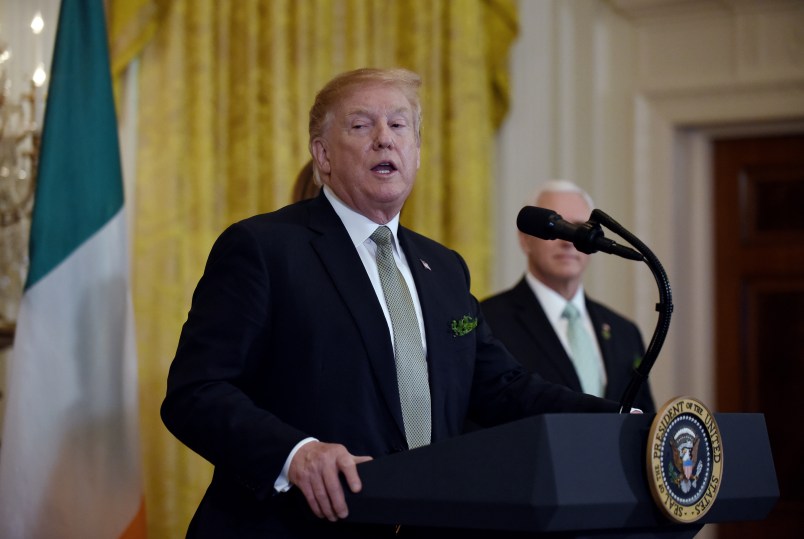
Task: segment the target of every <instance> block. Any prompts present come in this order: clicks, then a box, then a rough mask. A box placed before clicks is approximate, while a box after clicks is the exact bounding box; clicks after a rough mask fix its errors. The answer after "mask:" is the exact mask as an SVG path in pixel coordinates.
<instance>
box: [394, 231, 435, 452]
mask: <svg viewBox="0 0 804 539" xmlns="http://www.w3.org/2000/svg"><path fill="white" fill-rule="evenodd" d="M397 236H398V238H399V244H400V247H401V248H402V249H403V251H404V252H405V258H406V259H407V262H408V266H409V267H410V272H411V274H412V275H413V281H414V282H415V283H416V292H417V295H418V298H419V304H420V305H421V308H422V317H423V318H424V320H423V324H424V334H425V336H426V339H427V370H428V379H429V381H430V406H431V409H432V410H433V411H434V412H435V411H437V410H442V409H443V408H444V402H445V395H444V387H445V386H444V384H443V383H441V382H440V381H439V375H438V373H439V371H440V369H438V368H435V366H434V363H433V362H434V361H438V360H439V359H443V358H444V356H445V354H444V353H442V351H443V350H444V347H443V345H442V344H441V338H440V337H441V335H440V333H439V331H438V330H437V328H436V323H435V321H436V320H440V319H441V317H439V316H438V315H437V314H436V313H437V312H438V311H439V310H440V309H442V308H443V307H440V306H438V305H437V303H436V301H435V298H436V297H438V294H437V290H436V287H437V282H438V274H437V273H436V274H434V273H433V267H432V266H431V265H430V261H428V260H427V259H426V257H425V256H424V255H423V254H422V252H421V250H420V248H419V246H418V245H417V244H416V242H415V241H414V239H413V236H412V235H411V234H409V233H408V231H407V230H406V229H405V228H404V227H402V226H400V227H399V230H398V232H397ZM437 269H438V268H437V267H436V270H437ZM434 415H435V414H434ZM444 424H445V423H444V421H439V420H436V419H434V420H433V421H432V429H433V430H432V440H433V441H436V440H439V439H441V438H442V437H443V436H444V432H442V430H443V428H444Z"/></svg>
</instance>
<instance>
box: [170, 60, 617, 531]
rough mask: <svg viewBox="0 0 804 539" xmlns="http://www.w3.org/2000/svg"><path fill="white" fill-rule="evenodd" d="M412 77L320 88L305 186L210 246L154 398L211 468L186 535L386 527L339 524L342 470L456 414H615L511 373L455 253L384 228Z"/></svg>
mask: <svg viewBox="0 0 804 539" xmlns="http://www.w3.org/2000/svg"><path fill="white" fill-rule="evenodd" d="M419 85H420V79H419V77H418V75H416V74H414V73H412V72H409V71H406V70H402V69H391V70H378V69H362V70H356V71H352V72H348V73H344V74H342V75H340V76H338V77H336V78H334V79H333V80H332V81H330V82H329V83H328V84H327V85H326V86H325V87H324V88H323V89H322V90H321V91H320V92H319V93H318V95H317V97H316V100H315V103H314V104H313V106H312V108H311V110H310V125H309V128H310V151H311V154H312V157H313V162H314V169H315V173H316V176H317V178H318V180H319V181H320V182H321V183H323V190H322V193H321V194H320V195H318V196H317V197H316V198H314V199H312V200H307V201H303V202H299V203H297V204H293V205H290V206H288V207H285V208H283V209H281V210H278V211H276V212H273V213H268V214H263V215H258V216H255V217H252V218H249V219H245V220H243V221H241V222H239V223H236V224H234V225H232V226H230V227H229V228H228V229H227V230H226V231H224V232H223V234H222V235H221V236H220V237H219V238H218V240H217V241H216V243H215V245H214V246H213V248H212V251H211V253H210V255H209V259H208V261H207V265H206V268H205V270H204V274H203V276H202V277H201V280H200V281H199V283H198V286H197V288H196V290H195V293H194V295H193V300H192V305H191V308H190V311H189V314H188V318H187V321H186V323H185V324H184V327H183V329H182V332H181V336H180V338H179V344H178V349H177V351H176V356H175V358H174V360H173V363H172V365H171V368H170V374H169V376H168V388H167V396H166V398H165V400H164V402H163V405H162V418H163V420H164V422H165V424H166V425H167V427H168V428H169V429H170V431H171V432H172V433H173V434H174V435H176V437H177V438H179V439H180V440H181V441H182V442H184V443H185V444H186V445H187V446H189V447H190V448H191V449H193V450H194V451H196V452H198V453H199V454H200V455H202V456H203V457H204V458H206V459H207V460H209V461H210V462H211V463H212V464H213V465H214V466H215V471H214V476H213V478H212V482H211V484H210V486H209V488H208V490H207V492H206V494H205V496H204V498H203V500H202V501H201V504H200V506H199V508H198V510H197V511H196V514H195V516H194V517H193V520H192V522H191V524H190V529H189V530H188V537H191V538H194V537H210V538H216V539H218V538H221V537H227V538H229V537H232V538H234V537H261V538H264V537H271V538H274V537H383V536H389V537H392V536H394V533H395V532H396V531H398V530H395V529H394V527H392V526H373V525H372V526H365V525H357V524H351V523H348V522H342V519H344V518H346V517H347V516H348V508H347V506H346V503H345V501H344V492H343V490H342V486H341V482H340V480H341V477H342V478H343V479H344V480H345V483H346V484H347V485H348V488H349V489H351V491H353V492H359V491H360V489H361V482H360V477H359V474H358V469H357V464H359V463H361V462H364V461H366V460H369V459H372V458H379V457H383V456H385V455H389V454H392V453H395V452H399V451H405V450H408V449H413V448H416V447H419V446H422V445H426V444H429V443H431V442H436V441H439V440H443V439H446V438H448V437H452V436H457V435H459V434H460V433H461V428H462V426H463V423H464V420H465V419H466V418H467V417H469V418H471V419H472V420H474V421H475V422H477V423H479V424H481V425H495V424H500V423H504V422H508V421H512V420H516V419H520V418H522V417H526V416H529V415H533V414H540V413H550V412H617V411H618V409H619V405H618V404H617V403H615V402H613V401H608V400H604V399H599V398H597V397H593V396H589V395H584V394H582V393H578V392H574V391H571V390H569V389H567V388H565V387H563V386H560V385H556V384H552V383H549V382H546V381H545V380H543V379H541V378H539V377H538V376H535V375H530V374H528V373H527V372H526V371H525V369H523V368H522V367H521V366H520V365H519V364H518V363H517V362H516V360H514V358H513V357H511V356H510V354H509V353H508V352H507V351H506V350H505V348H504V347H503V346H502V345H501V344H500V343H499V342H498V341H497V340H495V339H494V338H493V337H492V335H491V332H490V330H489V327H488V325H487V324H486V322H485V320H484V319H483V315H482V313H481V311H480V308H479V306H478V302H477V301H476V300H475V298H474V297H472V295H471V294H470V292H469V271H468V269H467V267H466V265H465V263H464V261H463V259H462V258H461V257H460V256H459V255H458V254H457V253H456V252H454V251H452V250H450V249H448V248H446V247H443V246H442V245H439V244H437V243H436V242H434V241H432V240H429V239H427V238H425V237H423V236H421V235H419V234H416V233H415V232H413V231H411V230H408V229H406V228H404V227H403V226H401V225H400V224H399V213H400V210H401V209H402V205H403V204H404V202H405V200H406V198H407V197H408V195H409V194H410V191H411V189H412V188H413V183H414V180H415V178H416V173H417V170H418V168H419V155H420V142H421V140H420V118H421V110H420V104H419V97H418V88H419ZM305 501H306V503H304V502H305ZM297 502H301V503H297ZM316 517H318V518H316ZM409 531H412V532H414V533H413V534H411V533H405V535H406V536H411V535H412V536H415V535H416V531H417V530H406V532H409ZM418 531H419V532H421V533H422V534H426V530H418Z"/></svg>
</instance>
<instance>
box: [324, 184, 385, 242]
mask: <svg viewBox="0 0 804 539" xmlns="http://www.w3.org/2000/svg"><path fill="white" fill-rule="evenodd" d="M324 196H325V197H327V200H329V203H330V204H332V208H333V209H334V210H335V213H336V214H338V217H340V219H341V221H342V222H343V226H345V227H346V232H348V233H349V238H350V239H351V240H352V243H353V244H354V245H355V247H357V246H358V245H362V244H363V243H364V242H365V241H366V240H367V239H369V237H370V236H371V235H372V234H373V233H374V231H375V230H377V227H378V226H381V225H378V224H377V223H375V222H374V221H372V220H371V219H369V218H368V217H366V216H365V215H362V214H360V213H357V212H356V211H355V210H353V209H352V208H350V207H349V206H347V205H346V203H344V202H343V201H342V200H341V199H339V198H338V197H337V195H335V193H334V192H333V191H332V189H330V188H329V186H328V185H325V186H324ZM385 226H387V227H388V228H390V229H391V234H392V236H393V238H394V243H395V244H396V245H399V242H398V240H397V236H396V234H397V231H398V229H399V214H398V213H397V214H396V215H395V216H394V218H393V219H391V220H390V221H389V222H387V223H385Z"/></svg>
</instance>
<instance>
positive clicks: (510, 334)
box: [481, 278, 655, 412]
mask: <svg viewBox="0 0 804 539" xmlns="http://www.w3.org/2000/svg"><path fill="white" fill-rule="evenodd" d="M481 308H482V309H483V313H484V315H485V317H486V321H487V322H488V324H489V326H490V327H491V328H492V331H493V332H494V336H495V337H497V338H498V339H499V340H500V341H502V343H503V344H504V345H505V346H506V348H508V350H509V351H510V352H511V353H512V354H513V355H514V357H516V358H517V359H518V360H519V362H520V363H522V365H524V366H525V367H526V368H527V369H528V370H530V371H532V372H537V373H539V374H540V375H541V376H542V377H543V378H545V379H547V380H550V381H551V382H555V383H557V384H563V385H565V386H567V387H569V388H571V389H574V390H576V391H581V383H580V381H579V379H578V375H577V374H576V373H575V367H574V366H573V364H572V360H571V359H570V357H569V356H568V355H567V352H566V350H565V349H564V346H563V345H562V344H561V341H560V340H559V338H558V336H557V335H556V333H555V331H554V330H553V326H552V325H551V324H550V321H549V320H548V319H547V316H546V315H545V313H544V309H543V308H542V305H541V303H539V300H538V298H537V297H536V294H534V293H533V290H531V288H530V286H529V285H528V283H527V281H526V280H525V279H524V278H523V279H522V280H520V281H519V283H517V284H516V286H514V287H513V288H511V289H510V290H507V291H505V292H502V293H500V294H498V295H495V296H492V297H491V298H488V299H486V300H485V301H483V302H481ZM586 308H587V310H588V311H589V317H590V318H591V320H592V326H593V327H594V328H595V337H596V339H597V342H598V344H599V346H600V351H601V354H602V355H603V363H604V364H605V367H606V376H607V378H608V383H607V385H606V394H605V398H607V399H612V400H615V401H619V400H620V397H622V394H623V392H624V391H625V388H626V386H627V385H628V382H629V381H630V380H631V374H632V371H633V368H634V362H635V361H638V360H639V359H641V358H642V357H643V356H644V355H645V345H644V343H643V341H642V336H641V334H640V331H639V328H637V326H636V325H635V324H634V323H633V322H631V321H629V320H627V319H625V318H623V317H622V316H620V315H618V314H617V313H615V312H614V311H612V310H611V309H609V308H608V307H606V306H604V305H602V304H600V303H598V302H596V301H593V300H591V299H589V297H588V296H587V297H586ZM634 406H635V407H637V408H640V409H641V410H643V411H644V412H653V411H655V409H654V403H653V397H652V395H651V392H650V387H649V386H648V385H643V386H642V389H641V390H640V392H639V394H638V395H637V398H636V399H635V401H634Z"/></svg>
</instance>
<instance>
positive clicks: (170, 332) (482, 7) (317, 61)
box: [109, 0, 517, 539]
mask: <svg viewBox="0 0 804 539" xmlns="http://www.w3.org/2000/svg"><path fill="white" fill-rule="evenodd" d="M109 7H110V17H111V21H110V28H111V32H112V35H111V43H112V50H113V66H114V70H115V74H120V73H121V72H122V71H123V70H124V69H125V67H126V66H127V65H128V63H129V61H130V60H131V59H133V58H135V57H136V58H139V59H140V62H139V78H140V84H139V117H138V124H139V127H138V155H137V178H136V200H135V201H134V204H133V205H130V206H133V207H134V209H135V218H134V222H135V225H134V234H133V238H134V242H133V245H134V252H133V286H134V296H135V309H136V316H137V329H138V347H139V358H140V383H141V388H142V391H141V394H142V408H141V415H142V425H143V426H142V437H143V452H144V459H145V470H146V472H145V473H146V477H145V483H146V505H147V513H148V526H149V535H150V537H151V538H152V539H153V538H163V537H164V538H173V537H180V536H182V535H183V534H184V531H185V530H186V527H187V524H188V522H189V519H190V517H191V516H192V514H193V512H194V510H195V508H196V506H197V505H198V502H199V500H200V498H201V496H202V494H203V492H204V489H205V487H206V486H207V484H208V482H209V479H210V473H211V468H210V466H209V465H208V464H207V463H205V462H204V461H203V460H202V459H201V458H200V457H198V456H197V455H195V454H194V453H192V452H191V451H189V450H188V449H186V448H185V447H184V446H182V445H181V444H180V443H179V442H178V441H176V440H175V439H174V438H173V437H172V436H171V435H170V434H169V433H168V432H167V431H166V430H165V428H164V427H163V426H162V423H161V420H160V418H159V405H160V402H161V399H162V398H163V396H164V392H165V380H166V376H167V370H168V366H169V364H170V361H171V359H172V357H173V354H174V352H175V348H176V342H177V338H178V334H179V331H180V329H181V325H182V323H183V322H184V320H185V318H186V314H187V310H188V307H189V305H190V298H191V294H192V291H193V288H194V286H195V284H196V282H197V280H198V278H199V277H200V275H201V272H202V269H203V265H204V263H205V260H206V256H207V254H208V252H209V249H210V247H211V245H212V242H213V241H214V239H215V238H216V237H217V235H218V234H219V233H220V232H221V231H222V230H223V229H224V228H225V227H226V226H227V225H228V224H230V223H232V222H234V221H236V220H238V219H242V218H244V217H247V216H249V215H252V214H255V213H259V212H266V211H271V210H274V209H277V208H279V207H281V206H283V205H285V204H287V203H288V202H289V201H290V196H291V190H292V183H293V180H294V178H295V177H296V174H297V172H298V171H299V169H300V168H301V167H302V165H303V164H304V163H305V162H306V161H307V159H308V158H309V154H308V150H307V114H308V110H309V107H310V105H311V104H312V101H313V97H314V95H315V92H316V91H317V89H318V88H320V87H321V86H322V85H323V84H324V83H325V82H326V81H327V80H329V79H330V78H331V77H332V76H333V75H335V74H337V73H339V72H342V71H345V70H348V69H353V68H356V67H361V66H377V67H391V66H403V67H407V68H410V69H412V70H414V71H416V72H418V73H419V74H420V75H421V76H422V78H423V89H422V105H423V110H424V121H423V126H422V128H423V146H422V166H421V170H420V171H419V175H418V180H417V185H416V187H415V189H414V190H413V194H412V195H411V198H410V199H409V200H408V203H407V205H406V207H405V209H404V212H403V216H402V221H403V222H404V224H405V225H406V226H409V227H411V228H413V229H414V230H417V231H419V232H421V233H423V234H425V235H428V236H430V237H433V238H435V239H437V240H439V241H441V242H442V243H444V244H446V245H448V246H450V247H453V248H455V249H456V250H458V251H459V252H460V253H461V254H462V255H463V256H464V257H465V258H466V260H467V263H468V264H469V267H470V269H471V270H472V275H473V279H474V283H473V290H474V292H475V294H476V295H478V296H485V295H486V292H487V286H488V281H489V276H490V260H491V253H490V242H491V237H490V234H489V221H490V215H491V210H490V208H491V204H490V197H491V196H492V195H493V193H492V189H491V186H492V170H491V168H492V160H493V148H494V132H495V129H496V128H497V127H499V124H500V122H501V121H502V119H503V117H504V115H505V112H506V110H507V105H508V94H509V89H508V75H507V73H508V68H507V62H508V49H509V47H510V44H511V43H512V41H513V39H514V38H515V36H516V31H517V14H516V4H515V0H396V1H388V0H237V1H236V2H231V1H224V0H111V1H110V6H109Z"/></svg>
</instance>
